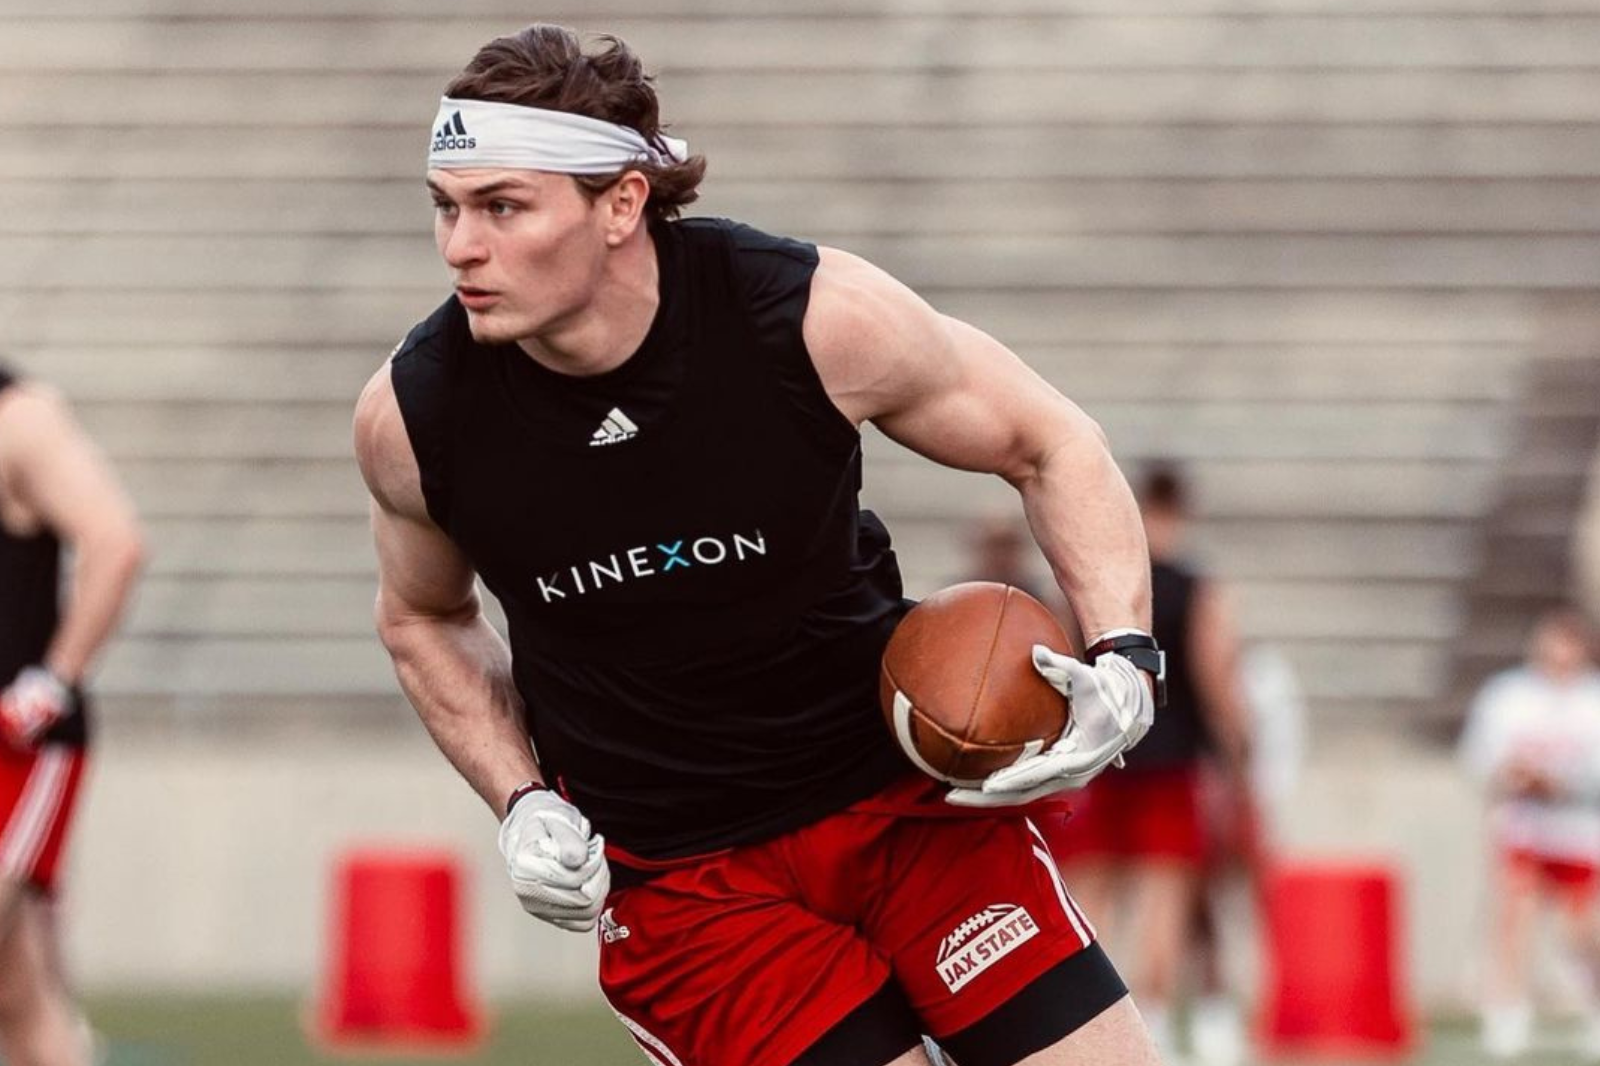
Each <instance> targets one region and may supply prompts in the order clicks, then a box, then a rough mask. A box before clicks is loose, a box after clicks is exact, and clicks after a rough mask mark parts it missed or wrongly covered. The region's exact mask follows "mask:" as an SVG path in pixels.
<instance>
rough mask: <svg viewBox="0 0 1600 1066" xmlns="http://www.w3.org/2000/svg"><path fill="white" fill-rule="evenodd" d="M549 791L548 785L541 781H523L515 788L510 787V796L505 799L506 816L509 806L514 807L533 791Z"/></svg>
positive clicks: (509, 814) (509, 811) (509, 810)
mask: <svg viewBox="0 0 1600 1066" xmlns="http://www.w3.org/2000/svg"><path fill="white" fill-rule="evenodd" d="M549 791H550V786H549V785H547V784H545V783H544V782H543V781H533V780H528V781H524V782H523V783H522V784H520V785H518V786H517V787H516V788H514V789H512V790H511V795H510V797H509V798H507V799H506V816H507V817H510V816H511V808H513V807H515V806H516V805H517V804H518V803H520V802H521V801H522V800H523V799H524V798H525V797H527V796H531V795H533V793H535V792H549Z"/></svg>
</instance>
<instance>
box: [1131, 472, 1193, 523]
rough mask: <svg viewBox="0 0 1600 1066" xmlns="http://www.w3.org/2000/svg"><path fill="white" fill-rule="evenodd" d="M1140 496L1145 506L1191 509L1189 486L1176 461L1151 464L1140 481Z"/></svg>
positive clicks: (1163, 509)
mask: <svg viewBox="0 0 1600 1066" xmlns="http://www.w3.org/2000/svg"><path fill="white" fill-rule="evenodd" d="M1138 497H1139V504H1140V506H1141V507H1145V508H1155V509H1156V510H1161V511H1170V512H1178V513H1182V512H1184V511H1187V510H1188V509H1189V486H1188V484H1187V483H1186V481H1185V479H1184V476H1183V471H1182V470H1181V469H1179V467H1178V466H1177V464H1175V463H1170V462H1157V463H1153V464H1151V466H1150V467H1149V468H1147V469H1146V470H1145V472H1144V479H1143V481H1141V482H1140V485H1139V492H1138Z"/></svg>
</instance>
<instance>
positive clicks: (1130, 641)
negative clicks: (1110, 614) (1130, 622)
mask: <svg viewBox="0 0 1600 1066" xmlns="http://www.w3.org/2000/svg"><path fill="white" fill-rule="evenodd" d="M1129 648H1159V645H1157V644H1156V638H1155V637H1152V636H1151V635H1150V634H1149V633H1146V632H1145V631H1144V630H1142V629H1113V630H1111V631H1110V632H1107V633H1104V634H1102V635H1101V637H1100V639H1099V640H1097V641H1095V642H1094V643H1093V644H1091V645H1089V646H1088V647H1087V648H1085V649H1084V651H1083V657H1084V658H1085V659H1088V660H1089V661H1090V662H1094V661H1095V660H1096V659H1098V658H1099V657H1100V656H1102V655H1104V654H1105V653H1106V652H1108V651H1126V650H1128V649H1129Z"/></svg>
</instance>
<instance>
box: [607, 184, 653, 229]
mask: <svg viewBox="0 0 1600 1066" xmlns="http://www.w3.org/2000/svg"><path fill="white" fill-rule="evenodd" d="M649 199H650V180H649V179H648V178H646V177H645V176H644V175H643V174H641V173H639V172H638V171H637V170H630V171H628V172H627V173H626V174H624V175H622V177H620V178H618V179H617V183H616V184H615V185H613V186H611V188H609V189H607V190H606V191H605V202H606V207H607V211H608V212H609V214H610V217H609V218H608V219H607V220H606V244H607V245H609V246H610V247H612V248H615V247H617V246H618V245H620V244H622V243H623V242H624V241H626V240H627V239H628V238H629V237H632V236H633V233H634V231H635V230H636V229H638V228H639V223H640V222H641V221H642V220H643V219H644V207H645V204H646V203H647V202H648V201H649Z"/></svg>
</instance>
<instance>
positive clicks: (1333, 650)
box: [95, 636, 1440, 706]
mask: <svg viewBox="0 0 1600 1066" xmlns="http://www.w3.org/2000/svg"><path fill="white" fill-rule="evenodd" d="M1279 646H1280V647H1281V648H1282V649H1283V651H1284V653H1285V655H1286V656H1287V657H1288V658H1289V660H1290V662H1291V664H1292V666H1293V667H1294V669H1295V671H1296V674H1297V676H1298V678H1299V680H1300V682H1301V684H1302V686H1303V687H1304V689H1305V691H1306V694H1307V696H1308V697H1309V698H1310V699H1311V700H1313V701H1319V700H1324V699H1328V700H1336V701H1347V700H1353V699H1360V700H1378V699H1425V698H1427V696H1429V695H1430V694H1431V693H1432V692H1433V691H1434V690H1436V688H1437V686H1438V684H1439V680H1440V679H1439V672H1440V668H1439V665H1438V659H1439V656H1438V653H1437V651H1436V650H1435V649H1434V648H1433V647H1432V646H1431V645H1428V644H1426V643H1417V642H1412V643H1407V642H1403V641H1371V642H1366V641H1356V642H1350V641H1305V642H1298V641H1282V642H1279ZM95 689H96V690H97V691H98V692H100V693H102V694H103V695H104V696H105V697H106V698H107V699H108V700H109V699H126V698H136V699H141V700H144V701H147V702H153V701H156V700H159V699H161V698H162V697H166V698H169V699H173V700H176V701H182V702H187V701H190V700H193V699H195V698H197V697H198V698H204V697H207V696H216V695H235V696H238V697H248V698H251V699H256V698H261V697H269V698H290V697H301V698H306V699H311V700H318V701H324V702H323V705H324V706H326V705H327V704H326V702H325V701H327V700H329V699H330V698H331V699H338V698H340V697H343V696H354V697H369V698H370V697H374V696H389V695H391V694H395V693H398V691H399V685H398V683H397V682H396V681H395V679H394V673H393V668H392V666H391V664H390V662H389V658H388V655H387V654H386V653H385V652H384V650H383V647H382V646H381V645H380V644H379V643H378V640H377V638H376V637H373V636H350V637H318V638H315V639H303V638H293V637H286V638H282V639H279V638H271V639H250V638H237V637H219V636H204V637H196V638H194V639H187V640H178V639H166V640H160V641H150V640H142V639H137V638H128V639H124V640H121V641H119V642H118V643H117V644H115V645H114V646H113V647H112V649H111V651H110V652H109V653H108V654H107V657H106V661H105V664H104V666H103V667H102V668H101V669H100V670H99V671H98V672H97V674H96V677H95Z"/></svg>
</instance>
